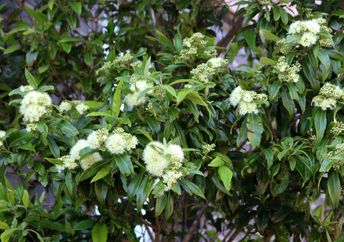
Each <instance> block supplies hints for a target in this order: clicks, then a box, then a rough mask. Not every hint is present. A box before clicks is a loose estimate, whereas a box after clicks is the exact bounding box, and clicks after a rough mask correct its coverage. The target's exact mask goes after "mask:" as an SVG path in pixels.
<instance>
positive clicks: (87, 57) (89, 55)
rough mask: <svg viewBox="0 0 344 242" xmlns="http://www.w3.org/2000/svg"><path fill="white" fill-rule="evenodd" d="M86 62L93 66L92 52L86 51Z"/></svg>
mask: <svg viewBox="0 0 344 242" xmlns="http://www.w3.org/2000/svg"><path fill="white" fill-rule="evenodd" d="M84 62H85V64H86V65H88V66H89V67H93V57H92V53H91V52H89V51H88V52H85V53H84Z"/></svg>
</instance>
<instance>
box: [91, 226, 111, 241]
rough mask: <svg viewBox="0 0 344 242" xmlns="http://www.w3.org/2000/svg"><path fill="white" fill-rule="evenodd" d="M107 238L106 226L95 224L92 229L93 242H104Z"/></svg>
mask: <svg viewBox="0 0 344 242" xmlns="http://www.w3.org/2000/svg"><path fill="white" fill-rule="evenodd" d="M107 236H108V229H107V226H106V224H103V223H99V222H98V223H96V224H95V225H94V226H93V228H92V240H93V242H106V241H107Z"/></svg>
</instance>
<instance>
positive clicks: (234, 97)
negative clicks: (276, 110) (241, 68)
mask: <svg viewBox="0 0 344 242" xmlns="http://www.w3.org/2000/svg"><path fill="white" fill-rule="evenodd" d="M229 101H230V103H231V105H232V106H234V107H236V106H238V111H239V114H240V115H245V114H248V113H255V114H257V113H258V111H259V110H258V109H259V108H260V107H261V106H262V105H263V104H265V105H266V106H267V105H268V104H269V103H268V97H267V95H266V94H258V93H256V92H254V91H247V90H243V89H241V87H240V86H238V87H236V88H235V89H234V90H233V92H232V93H231V95H230V97H229Z"/></svg>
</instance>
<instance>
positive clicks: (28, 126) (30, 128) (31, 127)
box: [26, 123, 37, 132]
mask: <svg viewBox="0 0 344 242" xmlns="http://www.w3.org/2000/svg"><path fill="white" fill-rule="evenodd" d="M36 130H37V124H36V123H28V124H26V131H27V132H33V131H36Z"/></svg>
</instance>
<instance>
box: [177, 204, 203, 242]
mask: <svg viewBox="0 0 344 242" xmlns="http://www.w3.org/2000/svg"><path fill="white" fill-rule="evenodd" d="M207 207H208V203H205V204H204V205H203V208H202V210H201V211H199V212H198V215H197V218H196V219H195V220H194V221H193V223H192V226H191V228H190V230H189V232H188V233H187V234H186V235H185V237H184V239H183V242H189V241H191V238H192V235H193V233H194V231H195V230H196V229H197V227H198V224H199V222H200V220H201V218H202V216H203V215H204V213H205V211H206V210H207Z"/></svg>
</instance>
